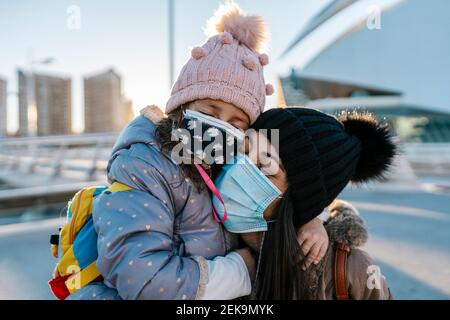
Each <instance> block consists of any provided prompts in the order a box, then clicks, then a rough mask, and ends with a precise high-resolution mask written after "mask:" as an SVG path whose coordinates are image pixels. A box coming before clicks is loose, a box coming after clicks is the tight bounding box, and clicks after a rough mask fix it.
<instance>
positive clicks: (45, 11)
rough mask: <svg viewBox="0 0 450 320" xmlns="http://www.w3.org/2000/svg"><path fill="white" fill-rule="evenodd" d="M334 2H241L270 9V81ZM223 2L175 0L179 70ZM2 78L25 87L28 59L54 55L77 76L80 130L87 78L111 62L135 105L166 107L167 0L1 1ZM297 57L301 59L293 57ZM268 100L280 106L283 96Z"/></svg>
mask: <svg viewBox="0 0 450 320" xmlns="http://www.w3.org/2000/svg"><path fill="white" fill-rule="evenodd" d="M328 2H329V0H296V1H293V0H277V1H275V0H240V1H238V3H239V4H240V6H241V7H242V8H243V10H244V11H246V12H247V13H252V14H260V15H263V16H264V17H265V19H266V21H267V23H268V25H269V28H270V32H271V35H272V37H271V42H270V44H269V49H268V54H269V57H270V58H271V63H270V64H269V66H268V67H267V68H266V70H265V72H266V79H267V81H268V82H272V83H274V82H275V81H276V76H277V74H279V73H282V72H283V71H282V69H281V68H280V67H279V62H278V61H277V57H278V56H279V55H280V53H281V51H282V50H284V49H285V48H286V46H287V45H288V44H289V42H290V41H292V39H293V38H294V37H295V36H296V35H297V33H298V32H299V31H300V29H301V28H302V26H303V25H304V24H305V23H306V22H307V21H308V19H309V18H310V17H311V16H312V15H313V14H315V13H316V12H317V11H318V10H320V9H321V8H322V7H323V6H324V5H326V4H327V3H328ZM220 3H221V2H220V1H216V0H189V1H186V0H184V1H182V0H175V5H176V7H175V42H176V51H175V53H176V56H175V60H176V72H178V71H179V70H180V69H181V67H182V66H183V64H184V62H185V61H186V59H187V58H188V57H189V48H190V47H192V46H195V45H199V44H201V43H202V42H203V41H204V40H205V35H204V32H203V27H204V25H205V22H206V20H207V19H208V18H209V17H210V16H211V15H212V14H213V12H214V10H215V9H216V8H217V7H218V5H219V4H220ZM71 5H76V6H78V7H79V8H80V10H81V15H80V18H81V20H80V21H81V28H80V29H79V30H70V29H69V28H68V27H67V19H68V17H69V14H68V13H67V8H68V7H70V6H71ZM0 39H2V41H1V43H2V49H1V50H0V77H3V78H6V79H7V80H8V91H10V92H14V91H17V76H16V68H17V67H27V65H28V59H29V58H28V57H29V56H30V55H32V56H33V57H34V58H35V59H40V58H45V57H48V56H51V57H54V58H55V59H56V61H55V62H54V63H53V64H52V65H48V66H36V67H35V69H36V70H37V71H41V72H48V73H55V74H63V75H69V76H71V77H72V82H73V108H74V110H73V115H74V129H75V130H80V129H81V128H82V121H81V120H82V106H83V101H82V76H83V75H88V74H92V73H95V72H97V71H102V70H104V69H106V68H108V67H110V66H112V67H114V68H115V69H116V70H117V71H118V72H119V73H120V74H121V75H122V76H123V91H124V94H125V95H126V96H127V97H128V98H130V99H132V100H133V103H134V108H135V111H137V110H139V109H141V108H142V107H144V106H145V105H147V104H152V103H154V104H158V105H159V106H161V107H162V108H164V105H165V101H166V99H167V97H168V94H169V75H168V54H167V51H168V49H167V48H168V43H167V1H166V0H158V1H156V0H147V1H143V0H130V1H118V0H108V1H107V0H95V1H92V0H90V1H88V0H71V1H65V0H19V1H1V2H0ZM293 63H295V61H293ZM267 104H268V105H269V106H273V105H274V104H275V99H274V98H271V99H269V100H268V102H267ZM8 109H9V115H10V117H9V119H8V128H9V130H15V129H16V128H17V120H16V116H17V112H16V111H17V98H16V97H15V96H14V94H10V95H9V97H8Z"/></svg>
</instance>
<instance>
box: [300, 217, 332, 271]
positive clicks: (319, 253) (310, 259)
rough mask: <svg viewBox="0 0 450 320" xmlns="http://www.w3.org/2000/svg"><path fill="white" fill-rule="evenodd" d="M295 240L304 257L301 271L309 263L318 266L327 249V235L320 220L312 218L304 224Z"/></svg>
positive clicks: (307, 266)
mask: <svg viewBox="0 0 450 320" xmlns="http://www.w3.org/2000/svg"><path fill="white" fill-rule="evenodd" d="M297 240H298V243H299V245H300V247H301V249H302V252H303V254H304V256H305V259H304V263H303V266H302V269H303V271H304V270H306V269H307V268H309V266H310V265H311V263H314V264H318V263H319V262H320V260H322V258H323V257H324V256H325V253H326V252H327V249H328V234H327V231H326V230H325V227H324V226H323V222H322V220H320V219H319V218H314V219H312V220H311V221H309V222H308V223H306V224H304V225H303V226H302V227H301V228H300V230H299V231H298V233H297Z"/></svg>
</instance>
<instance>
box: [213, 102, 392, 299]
mask: <svg viewBox="0 0 450 320" xmlns="http://www.w3.org/2000/svg"><path fill="white" fill-rule="evenodd" d="M253 128H255V129H256V130H260V131H259V132H254V133H253V134H252V135H250V139H249V155H248V157H247V156H245V155H238V156H237V160H238V162H237V163H236V164H227V165H226V166H225V167H224V168H223V170H222V171H221V172H220V173H219V175H218V177H217V179H216V186H217V188H218V190H219V191H220V193H221V195H222V198H223V200H224V201H225V206H226V208H227V211H228V216H227V219H226V221H225V222H224V225H225V227H226V228H227V229H228V230H229V231H231V232H237V233H240V234H241V237H242V239H243V240H244V242H245V243H246V244H247V245H248V246H249V247H251V248H252V249H253V251H254V252H256V253H259V262H258V266H259V267H258V271H257V276H256V283H255V290H254V292H253V295H252V296H253V298H256V299H332V298H336V297H337V298H342V297H346V296H349V297H350V298H353V299H389V298H390V297H391V296H390V293H389V290H388V288H387V286H386V283H385V280H384V279H383V278H382V277H381V276H379V273H378V274H373V273H374V271H376V270H377V269H376V268H377V267H376V265H375V264H374V263H373V261H372V259H371V258H370V257H369V256H368V255H367V254H366V253H364V252H363V251H361V250H358V249H355V248H353V249H352V248H351V247H355V246H358V245H361V244H362V243H363V242H364V241H365V239H366V238H367V231H366V230H365V228H364V224H363V222H362V220H361V219H360V218H358V217H357V216H356V215H355V214H354V213H355V212H356V211H355V210H354V209H352V207H350V206H348V205H343V204H342V203H339V202H338V203H334V205H332V206H331V211H332V212H333V216H336V215H337V214H336V213H337V212H344V213H343V214H341V215H338V217H339V218H337V219H336V220H334V221H333V220H329V223H328V231H329V232H330V238H331V240H332V245H331V246H330V249H329V250H328V252H327V255H326V258H325V259H324V261H323V262H322V263H320V264H318V265H317V266H314V267H313V268H311V269H309V270H308V271H306V272H305V271H304V270H302V269H301V268H300V266H301V263H302V260H303V259H302V252H301V249H300V245H304V243H302V241H300V243H298V241H297V231H298V229H299V228H301V226H302V225H304V224H305V223H307V222H308V221H310V220H311V219H313V218H315V217H316V216H317V215H319V214H320V213H321V212H322V211H323V210H324V209H325V208H326V207H327V206H329V205H330V204H331V203H332V202H333V201H334V200H335V199H336V197H337V196H338V194H339V193H340V192H341V191H342V190H343V189H344V187H345V186H346V185H347V184H348V183H349V182H350V181H352V182H355V183H362V182H366V181H369V180H373V179H380V178H382V177H383V175H384V174H385V173H386V170H387V169H388V167H389V166H390V164H391V162H392V159H393V157H394V155H395V151H396V147H395V145H394V143H393V141H392V137H391V136H390V133H389V131H388V129H387V127H386V126H383V125H380V124H379V123H378V122H377V121H376V120H375V118H374V117H373V116H372V115H371V114H368V113H364V114H359V113H356V112H353V113H344V114H342V115H341V116H340V117H339V120H338V119H336V118H334V117H332V116H329V115H326V114H324V113H321V112H319V111H316V110H312V109H306V108H286V109H272V110H269V111H267V112H264V113H263V114H262V115H261V116H260V117H259V118H258V120H257V121H256V123H255V124H254V125H253ZM262 129H268V130H267V131H266V132H265V133H266V134H263V131H264V130H262ZM273 129H276V130H277V131H276V132H275V133H276V135H272V134H270V133H274V131H275V130H273ZM270 131H272V132H270ZM273 136H277V137H278V141H275V139H274V138H273ZM270 142H271V143H270ZM276 142H279V144H278V148H277V147H276V146H275V145H276ZM250 185H253V186H258V187H259V190H255V188H249V187H248V186H250ZM261 203H265V204H269V205H268V206H267V207H266V209H265V210H264V211H262V210H259V208H260V204H261ZM214 206H215V207H216V208H219V212H220V214H222V211H221V209H220V206H219V202H218V200H217V199H214ZM349 213H350V214H349ZM351 213H353V214H351ZM306 241H309V240H306ZM336 242H339V247H340V248H341V247H342V248H344V250H346V251H350V253H346V257H347V263H346V266H347V280H346V281H345V288H346V289H345V290H344V293H342V292H341V293H340V294H339V295H337V293H336V292H335V289H336V286H335V282H334V281H335V280H337V279H335V278H334V271H335V263H334V259H335V258H336V257H335V249H336V247H337V246H338V244H337V243H336ZM378 270H379V269H378ZM368 273H369V274H368ZM377 275H378V276H379V277H378V278H377V279H372V278H370V277H377ZM372 284H373V285H372Z"/></svg>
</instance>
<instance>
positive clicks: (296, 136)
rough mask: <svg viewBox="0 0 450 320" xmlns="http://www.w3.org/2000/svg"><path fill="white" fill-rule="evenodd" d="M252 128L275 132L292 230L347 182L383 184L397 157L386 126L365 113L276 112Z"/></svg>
mask: <svg viewBox="0 0 450 320" xmlns="http://www.w3.org/2000/svg"><path fill="white" fill-rule="evenodd" d="M253 128H254V129H256V130H260V129H278V130H279V150H278V151H279V155H280V158H281V162H282V164H283V166H284V168H285V170H286V172H287V179H288V183H289V193H290V196H291V199H292V201H293V205H294V209H295V211H296V217H295V220H296V221H295V224H296V225H302V224H304V223H306V222H308V221H309V220H311V219H313V218H314V217H316V216H318V215H319V214H320V213H321V212H322V211H323V210H324V208H325V207H327V206H328V205H329V204H330V203H331V202H332V201H333V200H334V199H335V198H336V197H337V196H338V194H339V193H340V192H341V191H342V190H343V189H344V188H345V186H346V185H347V184H348V183H349V181H352V182H366V181H368V180H371V179H383V178H384V174H385V172H386V171H387V169H388V167H389V166H390V164H391V162H392V159H393V157H394V155H395V153H396V146H395V144H394V142H393V141H392V136H391V135H390V133H389V130H388V127H387V125H381V124H379V123H378V122H377V121H376V119H375V118H374V116H373V115H372V114H370V113H358V112H345V113H342V114H341V115H340V116H339V117H338V118H335V117H333V116H330V115H327V114H325V113H323V112H320V111H318V110H314V109H310V108H283V109H282V108H276V109H270V110H268V111H266V112H264V113H262V114H261V115H260V116H259V118H258V119H257V121H256V122H255V123H254V125H253ZM267 133H268V136H267V138H268V139H269V140H270V138H271V134H270V130H268V131H267Z"/></svg>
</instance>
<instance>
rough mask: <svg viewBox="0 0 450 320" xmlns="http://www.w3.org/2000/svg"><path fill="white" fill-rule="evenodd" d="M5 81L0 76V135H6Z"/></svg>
mask: <svg viewBox="0 0 450 320" xmlns="http://www.w3.org/2000/svg"><path fill="white" fill-rule="evenodd" d="M7 94H8V93H7V82H6V80H5V79H2V78H0V137H4V136H6V134H7V132H6V124H7V122H6V120H7V119H6V114H7V109H6V101H7Z"/></svg>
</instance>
